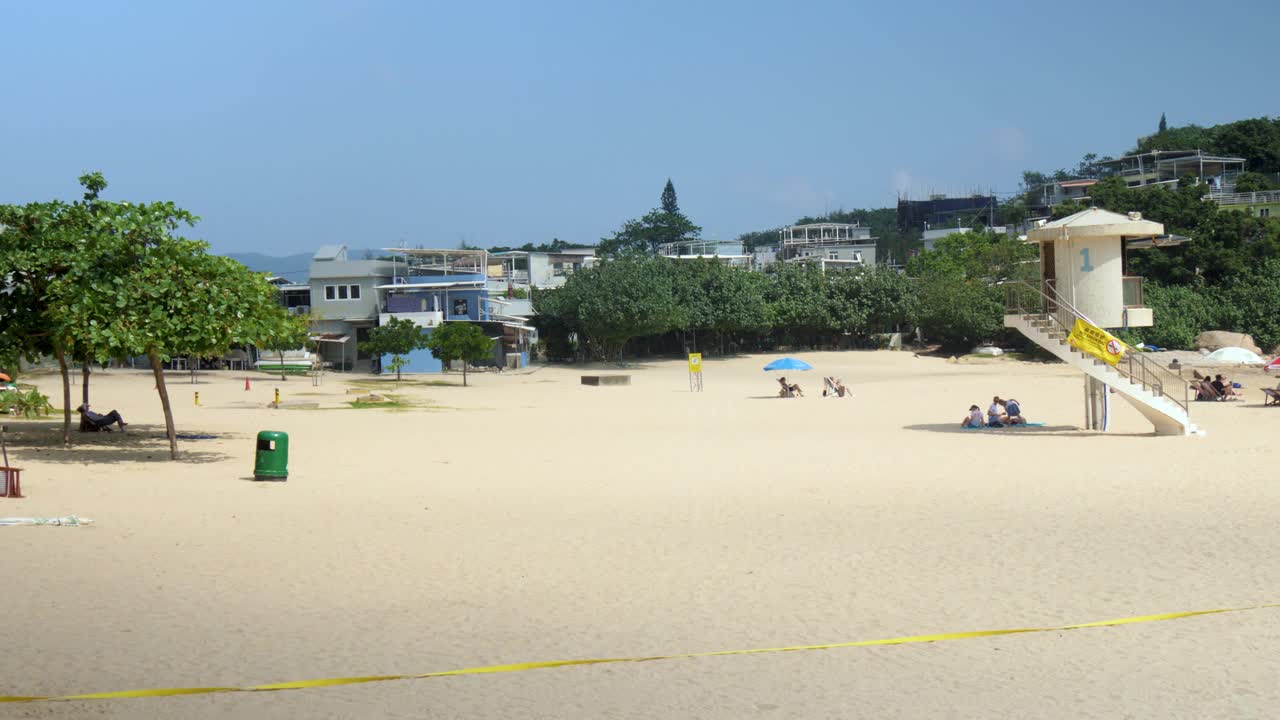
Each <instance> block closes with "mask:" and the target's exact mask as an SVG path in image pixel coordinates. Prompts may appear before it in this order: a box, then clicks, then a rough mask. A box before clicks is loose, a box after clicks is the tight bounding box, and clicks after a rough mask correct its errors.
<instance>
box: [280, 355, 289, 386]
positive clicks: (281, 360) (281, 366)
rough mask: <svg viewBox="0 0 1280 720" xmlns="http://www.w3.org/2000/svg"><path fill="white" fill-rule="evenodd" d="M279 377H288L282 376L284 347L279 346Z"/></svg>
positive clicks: (283, 378)
mask: <svg viewBox="0 0 1280 720" xmlns="http://www.w3.org/2000/svg"><path fill="white" fill-rule="evenodd" d="M280 379H281V380H288V378H286V377H285V376H284V348H280Z"/></svg>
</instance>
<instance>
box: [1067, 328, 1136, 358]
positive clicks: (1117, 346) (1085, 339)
mask: <svg viewBox="0 0 1280 720" xmlns="http://www.w3.org/2000/svg"><path fill="white" fill-rule="evenodd" d="M1067 342H1069V343H1071V347H1073V348H1075V349H1077V350H1081V351H1083V352H1087V353H1089V354H1090V355H1092V356H1094V357H1096V358H1098V359H1099V360H1101V361H1103V362H1105V363H1106V364H1108V365H1115V364H1116V363H1118V362H1120V358H1122V357H1124V343H1122V342H1120V341H1119V340H1118V339H1116V338H1115V337H1114V336H1112V335H1111V333H1109V332H1107V331H1106V330H1103V329H1102V328H1100V327H1097V326H1094V325H1090V324H1089V323H1087V322H1085V321H1083V320H1081V319H1079V318H1076V325H1075V327H1074V328H1072V329H1071V334H1070V335H1068V336H1067Z"/></svg>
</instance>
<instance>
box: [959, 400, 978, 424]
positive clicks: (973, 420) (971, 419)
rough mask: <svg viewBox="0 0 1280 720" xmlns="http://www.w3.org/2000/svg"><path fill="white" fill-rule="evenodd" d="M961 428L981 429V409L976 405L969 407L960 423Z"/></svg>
mask: <svg viewBox="0 0 1280 720" xmlns="http://www.w3.org/2000/svg"><path fill="white" fill-rule="evenodd" d="M960 427H962V428H980V427H982V408H980V407H978V406H977V405H970V406H969V414H968V415H966V416H965V419H964V420H963V421H962V422H961V423H960Z"/></svg>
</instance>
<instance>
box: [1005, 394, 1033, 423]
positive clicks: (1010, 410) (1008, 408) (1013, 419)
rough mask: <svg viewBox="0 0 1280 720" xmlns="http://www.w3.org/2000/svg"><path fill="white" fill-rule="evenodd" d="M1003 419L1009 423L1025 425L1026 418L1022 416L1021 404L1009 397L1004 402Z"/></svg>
mask: <svg viewBox="0 0 1280 720" xmlns="http://www.w3.org/2000/svg"><path fill="white" fill-rule="evenodd" d="M1004 421H1005V422H1006V423H1008V424H1009V425H1026V424H1027V419H1026V418H1024V417H1022V406H1021V405H1019V404H1018V401H1017V400H1014V399H1013V398H1009V399H1008V400H1007V401H1005V404H1004Z"/></svg>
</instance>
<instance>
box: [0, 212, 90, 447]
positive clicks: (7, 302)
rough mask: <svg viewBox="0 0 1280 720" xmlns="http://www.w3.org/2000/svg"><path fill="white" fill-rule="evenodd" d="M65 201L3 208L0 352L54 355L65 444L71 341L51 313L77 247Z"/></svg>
mask: <svg viewBox="0 0 1280 720" xmlns="http://www.w3.org/2000/svg"><path fill="white" fill-rule="evenodd" d="M71 210H72V208H71V206H70V205H67V204H65V203H62V202H58V201H53V202H42V203H29V204H26V205H22V206H14V205H5V206H0V226H2V227H3V230H2V231H0V277H2V278H4V279H5V285H6V291H5V292H4V294H3V296H2V298H3V302H0V354H3V357H4V360H5V362H6V364H11V365H12V364H15V363H16V361H17V360H19V359H27V360H36V359H37V358H39V357H41V356H44V355H52V356H54V357H55V358H57V360H58V367H59V370H60V372H61V376H62V405H63V407H62V410H63V426H62V442H63V444H64V445H67V446H69V445H70V444H71V381H70V375H69V373H68V364H67V363H68V357H72V356H73V355H72V353H73V352H74V348H73V347H72V345H73V342H72V339H71V338H70V337H68V334H67V333H66V332H65V328H63V327H61V326H59V325H57V324H56V323H54V322H53V320H52V318H51V317H50V311H51V304H50V298H49V289H50V287H51V286H52V285H53V284H54V283H56V282H57V281H58V280H59V278H61V277H62V276H63V275H65V274H66V272H67V271H68V268H69V266H70V263H71V262H72V259H73V257H74V255H75V251H76V234H75V232H74V230H73V228H72V223H71V222H70V221H69V219H68V217H69V215H70V213H71Z"/></svg>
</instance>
